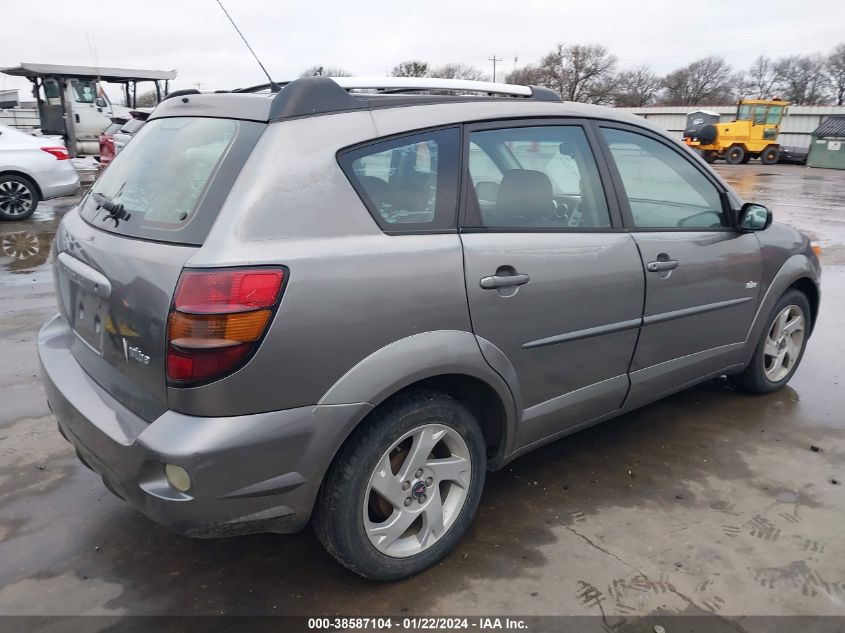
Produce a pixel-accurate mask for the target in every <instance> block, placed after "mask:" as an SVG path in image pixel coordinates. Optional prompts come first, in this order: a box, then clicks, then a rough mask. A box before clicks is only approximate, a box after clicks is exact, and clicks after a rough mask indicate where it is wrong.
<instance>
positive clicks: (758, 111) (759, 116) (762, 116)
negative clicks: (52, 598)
mask: <svg viewBox="0 0 845 633" xmlns="http://www.w3.org/2000/svg"><path fill="white" fill-rule="evenodd" d="M765 122H766V106H763V105H758V106H755V107H754V125H763V124H764V123H765Z"/></svg>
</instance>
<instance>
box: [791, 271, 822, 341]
mask: <svg viewBox="0 0 845 633" xmlns="http://www.w3.org/2000/svg"><path fill="white" fill-rule="evenodd" d="M793 288H794V289H795V290H799V291H800V292H802V293H804V295H805V296H806V297H807V302H808V303H809V304H810V334H812V333H813V330H814V329H815V327H816V319H818V316H819V304H820V302H821V293H820V292H819V287H818V286H817V285H816V283H815V282H814V281H813V280H812V279H810V278H809V277H800V278H798V279H796V280H795V281H794V282H793V283H792V284H791V285H790V286H789V288H787V290H791V289H793Z"/></svg>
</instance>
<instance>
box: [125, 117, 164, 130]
mask: <svg viewBox="0 0 845 633" xmlns="http://www.w3.org/2000/svg"><path fill="white" fill-rule="evenodd" d="M163 120H164V119H162V121H163ZM145 123H146V121H142V120H141V119H129V120H128V121H127V122H126V123H124V124H123V125H121V126H120V131H121V132H126V133H128V134H134V133H135V132H137V131H138V130H140V129H141V128H142V127H144V124H145Z"/></svg>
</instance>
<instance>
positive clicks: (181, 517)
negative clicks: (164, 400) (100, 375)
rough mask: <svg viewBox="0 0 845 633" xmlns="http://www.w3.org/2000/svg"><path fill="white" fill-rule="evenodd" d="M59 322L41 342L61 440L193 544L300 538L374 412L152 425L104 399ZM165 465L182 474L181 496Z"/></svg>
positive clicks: (345, 408) (177, 417)
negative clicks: (340, 457)
mask: <svg viewBox="0 0 845 633" xmlns="http://www.w3.org/2000/svg"><path fill="white" fill-rule="evenodd" d="M72 336H73V333H72V332H71V331H70V329H69V328H68V325H67V322H66V321H65V319H64V318H63V317H61V316H56V317H55V318H54V319H52V320H51V321H49V322H47V323H46V324H45V325H44V326H43V327H42V328H41V331H40V332H39V334H38V351H39V358H40V361H41V375H42V379H43V382H44V387H45V389H46V391H47V398H48V401H49V403H50V407H51V409H52V411H53V412H54V414H55V415H56V418H57V419H58V423H59V430H60V431H61V433H62V435H63V436H64V437H65V438H66V439H67V440H68V441H69V442H70V443H71V444H72V445H73V446H74V448H75V449H76V452H77V455H78V456H79V457H80V459H81V461H82V462H83V463H84V464H85V465H86V466H88V467H89V468H90V469H91V470H93V471H94V472H96V473H97V474H98V475H100V476H101V477H102V478H103V481H104V483H105V484H106V486H107V487H108V488H109V489H110V490H111V491H112V492H114V493H115V494H117V495H118V496H119V497H121V498H123V499H125V500H126V501H128V502H129V503H131V504H132V505H133V506H135V507H136V508H137V509H138V510H140V511H141V512H143V513H144V514H145V515H147V516H148V517H149V518H151V519H152V520H153V521H155V522H157V523H160V524H162V525H165V526H167V527H169V528H170V529H172V530H173V531H175V532H178V533H180V534H185V535H187V536H195V537H218V536H229V535H234V534H248V533H254V532H295V531H297V530H299V529H301V528H302V527H303V526H304V525H305V524H307V522H308V519H309V517H310V514H311V509H312V507H313V504H314V499H315V497H316V494H317V491H318V489H319V485H320V482H321V480H322V477H323V474H324V472H325V469H326V468H327V466H328V464H329V462H330V461H331V458H332V456H333V455H334V451H335V450H336V449H337V447H339V445H340V443H341V442H342V441H343V438H344V437H345V435H346V433H347V432H348V430H349V429H350V428H352V426H354V424H355V423H356V422H357V421H358V420H360V419H361V418H362V417H363V416H364V415H366V413H367V412H368V411H369V410H370V409H371V408H372V406H371V405H369V404H366V403H365V404H352V405H339V406H311V407H301V408H298V409H290V410H286V411H275V412H270V413H261V414H255V415H245V416H238V417H219V418H200V417H194V416H188V415H183V414H180V413H177V412H175V411H167V412H166V413H164V414H163V415H162V416H160V417H159V418H158V419H156V420H155V421H153V422H151V423H147V422H146V421H144V420H142V419H141V418H139V417H138V416H136V415H135V414H134V413H132V412H131V411H130V410H129V409H127V408H126V407H124V406H123V405H122V404H120V403H119V402H118V401H117V400H116V399H115V398H113V397H112V396H111V395H110V394H108V393H106V392H105V391H104V390H103V389H102V388H101V387H100V386H99V385H98V384H97V383H96V382H94V380H93V379H92V378H91V377H90V376H88V374H87V373H85V371H84V370H83V369H82V367H80V365H79V364H78V363H77V362H76V360H75V359H74V357H73V356H72V354H71V352H70V350H69V348H68V340H69V337H72ZM165 464H174V465H177V466H181V467H182V468H184V469H185V470H186V471H187V472H188V473H189V474H190V476H191V482H192V484H191V487H190V489H189V490H188V491H187V492H184V493H183V492H179V491H178V490H176V489H175V488H174V487H172V486H171V485H170V484H169V483H168V481H167V479H166V477H165V474H164V466H165Z"/></svg>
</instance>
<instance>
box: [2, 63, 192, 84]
mask: <svg viewBox="0 0 845 633" xmlns="http://www.w3.org/2000/svg"><path fill="white" fill-rule="evenodd" d="M0 72H2V73H4V74H6V75H12V76H15V77H29V78H35V77H41V76H44V75H52V76H64V77H78V78H82V79H98V80H100V81H110V82H116V83H119V82H129V81H170V80H171V79H175V78H176V71H175V70H140V69H135V68H106V67H103V66H63V65H60V64H31V63H22V64H21V65H20V66H12V67H11V68H3V69H0Z"/></svg>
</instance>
